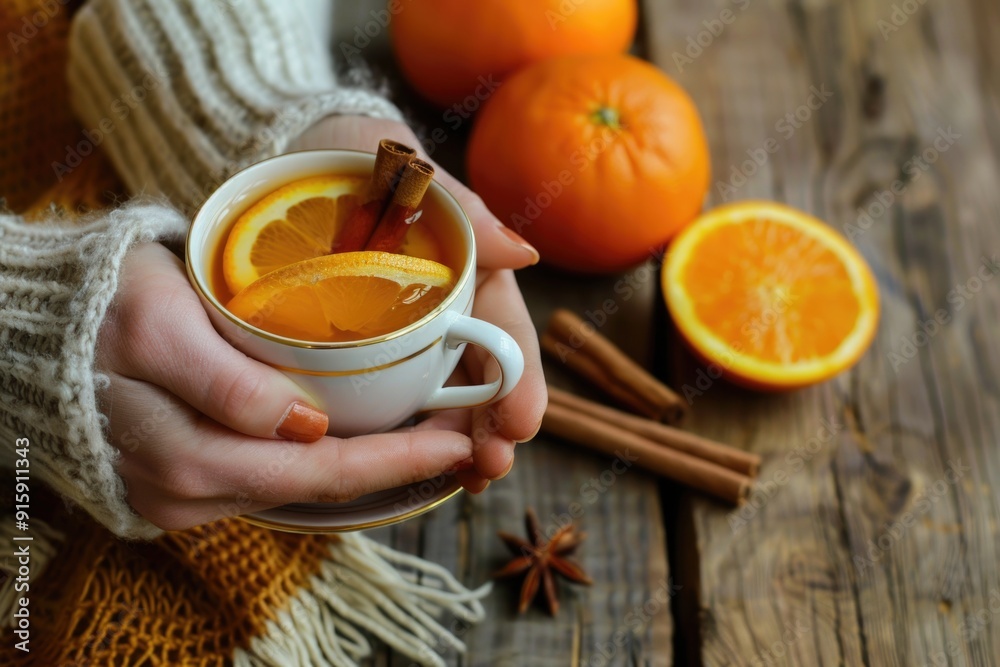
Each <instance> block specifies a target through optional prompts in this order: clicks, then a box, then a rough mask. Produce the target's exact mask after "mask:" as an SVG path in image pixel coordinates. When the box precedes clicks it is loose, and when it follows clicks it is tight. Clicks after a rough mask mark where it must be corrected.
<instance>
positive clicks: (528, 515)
mask: <svg viewBox="0 0 1000 667" xmlns="http://www.w3.org/2000/svg"><path fill="white" fill-rule="evenodd" d="M524 524H525V527H526V529H527V531H528V539H527V540H522V539H521V538H520V537H517V536H516V535H511V534H510V533H505V532H503V531H500V532H498V533H497V536H498V537H499V538H500V539H501V540H503V541H504V544H506V545H507V548H508V549H510V550H511V552H512V553H513V554H514V555H515V556H516V558H514V560H512V561H510V562H509V563H507V564H506V565H505V566H503V567H502V568H501V569H499V570H498V571H497V572H496V573H494V575H493V576H494V577H495V578H499V577H510V576H513V575H516V574H521V573H523V572H527V575H525V577H524V584H522V586H521V601H520V604H519V606H518V609H517V611H518V613H519V614H523V613H524V612H525V611H527V609H528V607H529V606H530V605H531V601H532V600H534V599H535V596H536V595H537V594H538V591H539V589H541V590H542V591H543V594H544V596H545V601H546V603H547V604H548V608H549V613H550V614H552V615H553V616H555V615H556V614H558V613H559V594H558V593H557V592H556V582H555V577H554V576H553V572H557V573H559V574H561V575H562V576H563V577H565V578H566V579H569V580H570V581H572V582H575V583H578V584H586V585H588V586H589V585H590V584H591V583H593V582H592V581H591V580H590V577H588V576H587V573H586V572H584V571H583V569H582V568H581V567H580V566H579V565H577V564H576V563H574V562H572V561H569V560H566V558H564V556H567V555H569V554H571V553H573V551H574V550H576V548H577V547H578V546H580V543H581V542H583V540H584V538H586V536H587V534H586V533H582V532H580V531H578V530H577V529H576V526H574V525H573V524H572V523H570V524H568V525H566V526H563V527H562V528H560V529H559V530H557V531H556V534H555V535H553V536H552V539H551V540H549V541H547V542H546V540H545V536H544V535H543V534H542V530H541V528H539V526H538V517H536V516H535V512H534V510H532V509H530V508H529V509H528V511H527V512H525V516H524Z"/></svg>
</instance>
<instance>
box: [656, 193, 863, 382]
mask: <svg viewBox="0 0 1000 667" xmlns="http://www.w3.org/2000/svg"><path fill="white" fill-rule="evenodd" d="M662 280H663V293H664V296H665V299H666V302H667V308H668V309H669V310H670V313H671V315H672V316H673V319H674V321H675V323H676V324H677V328H678V330H679V331H680V333H681V335H682V336H683V337H684V339H685V340H687V342H688V343H689V344H690V345H691V346H692V347H693V348H694V350H695V351H696V352H697V353H698V354H699V355H700V356H701V357H703V358H704V359H706V360H708V361H709V362H711V363H713V364H714V365H715V366H716V367H717V368H718V369H719V371H721V373H722V374H723V375H725V376H727V377H729V378H730V379H731V380H733V381H735V382H737V383H739V384H744V385H747V386H751V387H755V388H759V389H770V390H779V389H791V388H795V387H801V386H805V385H809V384H813V383H816V382H820V381H822V380H826V379H828V378H831V377H833V376H834V375H836V374H837V373H839V372H841V371H843V370H845V369H847V368H849V367H851V366H852V365H854V363H855V362H857V360H858V359H859V358H860V357H861V355H863V354H864V352H865V350H867V349H868V346H869V345H870V344H871V341H872V338H873V337H874V335H875V329H876V327H877V324H878V317H879V301H878V291H877V290H876V287H875V279H874V277H873V276H872V273H871V269H869V267H868V264H867V263H866V262H865V260H864V258H862V256H861V255H860V254H859V253H858V251H857V250H855V249H854V247H853V246H852V245H851V244H850V243H848V242H847V241H846V240H845V239H844V237H842V236H841V235H840V234H838V233H837V232H835V231H833V230H832V229H831V228H830V227H828V226H827V225H825V224H823V223H822V222H820V221H819V220H817V219H816V218H813V217H812V216H810V215H807V214H805V213H803V212H801V211H797V210H795V209H792V208H789V207H787V206H783V205H781V204H775V203H772V202H741V203H737V204H732V205H728V206H722V207H719V208H717V209H715V210H713V211H711V212H709V213H707V214H705V215H703V216H701V217H700V218H699V219H698V220H696V221H695V222H694V223H692V224H691V225H690V226H689V227H687V228H686V229H685V230H684V231H682V232H681V233H680V234H679V235H678V236H677V237H676V238H675V239H674V241H673V243H672V244H671V245H670V249H669V252H668V253H667V258H666V261H665V262H664V264H663V274H662Z"/></svg>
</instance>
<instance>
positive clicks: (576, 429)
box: [542, 401, 752, 505]
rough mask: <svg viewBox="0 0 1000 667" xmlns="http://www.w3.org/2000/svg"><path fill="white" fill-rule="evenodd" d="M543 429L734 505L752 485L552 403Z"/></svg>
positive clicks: (736, 475) (700, 460)
mask: <svg viewBox="0 0 1000 667" xmlns="http://www.w3.org/2000/svg"><path fill="white" fill-rule="evenodd" d="M542 429H543V430H545V431H547V432H548V433H551V434H552V435H555V436H557V437H560V438H564V439H566V440H569V441H571V442H574V443H577V444H580V445H584V446H586V447H588V448H590V449H594V450H596V451H599V452H603V453H604V454H608V455H610V456H618V457H620V458H621V459H622V460H624V461H625V462H627V463H628V462H632V463H634V464H635V465H637V466H639V467H641V468H644V469H646V470H649V471H651V472H655V473H657V474H659V475H662V476H663V477H666V478H668V479H672V480H674V481H676V482H680V483H681V484H684V485H686V486H690V487H691V488H694V489H698V490H701V491H704V492H705V493H709V494H711V495H713V496H715V497H716V498H721V499H722V500H725V501H726V502H729V503H732V504H734V505H742V504H743V503H744V502H745V501H746V498H747V496H748V495H749V493H750V489H751V485H752V481H751V478H750V477H749V476H747V475H743V474H740V473H738V472H736V471H734V470H731V469H730V468H727V467H724V466H721V465H719V464H717V463H713V462H712V461H709V460H706V459H703V458H698V457H697V456H692V455H691V454H686V453H684V452H682V451H679V450H677V449H672V448H670V447H664V446H663V445H662V444H660V443H658V442H654V441H652V440H650V439H649V438H646V437H643V436H642V435H639V434H638V433H634V432H632V431H629V430H625V429H623V428H620V427H618V426H615V425H614V424H611V423H608V422H606V421H603V420H601V419H599V418H597V417H594V416H592V415H590V414H588V413H586V412H581V411H578V410H575V409H573V408H571V407H568V406H567V405H563V404H561V403H558V402H555V401H552V402H550V403H549V405H548V407H547V408H546V409H545V416H544V418H543V419H542Z"/></svg>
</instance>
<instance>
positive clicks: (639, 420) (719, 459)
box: [549, 386, 760, 477]
mask: <svg viewBox="0 0 1000 667" xmlns="http://www.w3.org/2000/svg"><path fill="white" fill-rule="evenodd" d="M549 403H550V404H554V405H561V406H563V407H566V408H568V409H570V410H573V411H575V412H577V413H580V414H584V415H587V416H590V417H594V418H595V419H600V420H601V421H603V422H605V423H606V424H608V425H610V426H613V427H615V428H619V429H622V430H625V431H631V432H632V433H635V434H636V435H641V436H642V437H644V438H647V439H649V440H652V441H654V442H656V443H659V444H660V445H662V446H664V447H670V448H672V449H676V450H677V451H679V452H683V453H685V454H690V455H691V456H695V457H698V458H700V459H704V460H706V461H710V462H712V463H715V464H717V465H720V466H723V467H725V468H729V469H730V470H733V471H735V472H738V473H740V474H742V475H747V476H748V477H756V476H757V471H758V470H759V469H760V456H759V455H757V454H753V453H751V452H746V451H743V450H742V449H737V448H736V447H731V446H729V445H724V444H722V443H719V442H715V441H713V440H709V439H708V438H702V437H701V436H698V435H695V434H694V433H688V432H687V431H682V430H680V429H677V428H674V427H672V426H667V425H666V424H661V423H659V422H655V421H652V420H651V419H644V418H643V417H637V416H635V415H631V414H629V413H627V412H622V411H621V410H615V409H614V408H611V407H608V406H606V405H601V404H600V403H595V402H594V401H588V400H587V399H585V398H582V397H580V396H576V395H574V394H571V393H569V392H568V391H564V390H562V389H558V388H557V387H553V386H549Z"/></svg>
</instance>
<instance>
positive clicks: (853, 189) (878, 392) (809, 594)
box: [338, 0, 1000, 666]
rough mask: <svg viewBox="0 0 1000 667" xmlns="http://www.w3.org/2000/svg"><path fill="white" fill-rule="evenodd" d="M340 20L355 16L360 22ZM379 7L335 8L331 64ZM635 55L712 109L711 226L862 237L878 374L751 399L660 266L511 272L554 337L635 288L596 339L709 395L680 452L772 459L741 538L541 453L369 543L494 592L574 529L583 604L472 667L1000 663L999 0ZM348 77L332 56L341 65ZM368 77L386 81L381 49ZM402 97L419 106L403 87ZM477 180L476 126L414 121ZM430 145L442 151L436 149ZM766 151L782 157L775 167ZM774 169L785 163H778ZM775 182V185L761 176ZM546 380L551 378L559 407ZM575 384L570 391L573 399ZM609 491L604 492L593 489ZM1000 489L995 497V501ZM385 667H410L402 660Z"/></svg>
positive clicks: (507, 595) (525, 450)
mask: <svg viewBox="0 0 1000 667" xmlns="http://www.w3.org/2000/svg"><path fill="white" fill-rule="evenodd" d="M348 4H350V6H346V5H348ZM383 4H384V3H382V2H379V1H378V0H371V1H368V2H356V3H342V5H345V6H343V7H341V8H339V9H338V12H339V15H338V25H339V28H338V30H339V34H340V35H341V38H340V41H339V42H338V44H340V45H343V44H352V42H353V40H354V38H355V35H356V33H355V32H354V28H355V26H364V25H366V23H368V21H370V19H371V16H370V14H369V12H370V11H371V9H372V8H379V7H380V6H381V5H383ZM644 5H645V6H644V8H643V9H644V11H643V16H642V23H641V26H640V32H639V36H638V42H637V44H636V49H635V50H636V53H637V54H638V55H641V56H643V57H646V58H648V59H649V60H651V61H653V62H654V63H656V64H658V65H659V66H660V67H661V68H662V69H663V70H664V71H666V72H667V73H668V74H670V75H671V76H673V77H675V78H676V79H677V80H679V81H680V82H681V83H682V84H683V85H684V86H685V87H686V88H687V90H688V91H689V92H690V93H691V95H692V96H693V97H694V99H695V101H696V103H697V104H698V107H699V108H700V110H701V113H702V116H703V119H704V122H705V126H706V130H707V132H708V136H709V138H710V142H711V147H712V158H713V165H714V176H713V187H712V191H711V197H710V199H711V201H710V202H709V204H708V205H710V206H711V205H716V204H718V203H720V202H722V201H727V200H734V199H748V198H764V199H774V200H778V201H783V202H787V203H789V204H791V205H793V206H797V207H800V208H802V209H805V210H807V211H811V212H813V213H814V214H816V215H817V216H819V217H820V218H822V219H824V220H826V221H827V222H829V224H830V225H831V226H833V227H835V228H837V229H839V230H841V231H843V232H844V233H845V234H846V235H847V236H849V237H850V238H851V240H852V241H853V243H854V244H855V245H856V246H857V247H858V248H859V249H860V250H861V252H862V253H863V254H864V255H865V257H866V258H867V259H868V261H869V262H870V263H871V265H872V267H873V269H874V271H875V274H876V276H877V277H878V280H879V286H880V293H881V298H882V304H883V315H882V322H881V327H880V330H879V334H878V337H877V339H876V341H875V344H874V345H873V347H872V349H871V351H870V352H869V353H868V354H867V355H866V356H865V357H864V359H863V360H862V361H861V363H860V364H859V365H858V366H857V367H856V368H855V369H854V370H852V371H851V372H849V373H846V374H844V375H843V376H842V377H839V378H837V379H836V380H834V381H831V382H828V383H826V384H823V385H821V386H818V387H814V388H811V389H807V390H803V391H799V392H795V393H791V394H785V395H759V394H754V393H750V392H747V391H743V390H739V389H735V388H733V387H730V386H727V385H725V384H724V383H721V382H715V381H710V380H709V378H707V376H706V370H707V369H705V368H703V367H700V366H699V365H698V364H697V363H696V362H695V361H694V360H692V359H691V358H690V357H689V356H688V355H687V354H686V353H685V352H683V351H682V349H681V348H680V347H679V346H678V345H677V344H676V342H675V341H674V340H673V336H672V332H671V329H670V326H669V323H668V322H667V320H666V317H665V314H664V309H663V307H662V305H661V301H660V297H659V295H658V294H657V291H656V284H655V283H656V280H655V276H656V273H655V271H654V269H655V267H650V266H644V267H639V268H637V269H635V270H634V271H632V272H630V273H629V274H627V275H626V276H614V277H610V278H605V279H587V280H581V279H579V278H569V277H566V276H564V275H560V274H557V273H555V272H550V271H547V270H545V269H532V270H529V271H525V272H523V273H521V274H520V283H521V286H522V288H523V290H524V292H525V296H526V298H527V300H528V302H529V305H530V308H531V312H532V314H533V316H534V318H535V322H536V324H537V325H538V326H539V327H541V326H543V325H544V323H545V322H546V320H547V318H548V315H549V313H550V312H551V311H552V309H553V308H555V307H556V306H564V307H568V308H571V309H574V310H576V311H577V312H580V313H583V312H584V311H587V310H593V309H595V308H600V305H601V303H602V302H603V301H604V300H605V299H607V298H616V292H615V290H614V287H615V284H616V283H617V281H618V280H621V279H623V278H626V279H629V280H631V281H633V283H634V284H635V285H636V286H637V287H638V289H637V290H636V292H635V295H634V296H633V297H632V298H630V299H627V300H626V299H623V298H621V297H620V296H618V297H617V298H618V305H619V306H620V310H619V311H618V312H617V313H616V314H614V315H613V316H611V317H609V319H608V323H607V325H606V326H605V327H603V329H602V331H603V332H604V333H605V334H606V335H608V336H609V337H610V338H612V339H614V340H615V341H616V342H618V343H619V344H620V345H621V346H622V347H624V348H625V349H626V350H627V351H629V352H630V353H631V354H633V355H634V356H635V357H636V358H638V359H641V360H645V361H646V362H648V363H649V364H650V365H651V367H652V368H653V369H654V370H655V371H657V372H658V373H659V374H660V375H661V377H663V378H664V379H666V380H668V381H669V382H670V383H671V384H672V385H674V386H675V387H681V386H683V385H689V386H691V387H694V388H697V389H699V391H702V393H701V394H699V395H695V396H693V401H692V415H691V418H690V420H689V422H688V426H689V427H690V428H691V429H692V430H695V431H697V432H699V433H703V434H705V435H708V436H710V437H714V438H716V439H719V440H722V441H725V442H729V443H731V444H734V445H737V446H740V447H745V448H747V449H750V450H753V451H756V452H759V453H761V454H762V455H763V456H764V460H765V463H764V466H763V469H762V472H761V476H760V480H761V481H760V484H759V485H758V490H757V492H756V493H755V495H754V496H753V497H752V499H751V504H750V505H749V506H748V507H746V508H745V509H744V510H743V511H741V512H739V513H733V512H731V511H730V510H729V508H726V507H724V506H722V505H720V504H718V503H716V502H714V501H712V500H709V499H706V498H703V497H700V496H697V495H693V494H690V493H687V492H685V491H683V490H680V489H676V488H674V487H671V486H669V485H666V484H662V483H658V481H657V480H656V479H654V478H652V477H651V476H649V475H646V474H645V473H642V472H639V471H630V472H627V473H626V474H623V475H620V476H619V475H614V474H612V473H609V472H608V471H609V470H610V465H609V464H610V462H609V461H608V460H606V459H603V458H601V457H598V456H594V455H591V454H588V453H586V452H581V451H579V450H576V449H574V448H573V447H571V446H568V445H566V444H564V443H559V442H555V441H552V440H550V439H548V438H546V437H538V438H537V439H536V440H535V441H534V442H532V443H531V444H528V445H524V446H522V447H521V448H520V449H519V451H518V457H517V465H516V466H515V467H514V470H513V471H512V473H511V474H510V475H509V476H508V477H507V478H506V479H505V480H503V481H501V482H499V483H495V484H494V485H493V486H491V487H490V489H489V490H488V491H487V492H486V493H484V494H482V495H481V496H478V497H471V496H463V497H460V498H459V499H456V500H454V501H452V502H451V503H449V504H447V505H446V506H444V507H442V508H440V509H438V510H437V511H435V512H433V513H432V514H430V515H428V516H426V517H424V518H422V519H420V520H415V521H411V522H409V523H406V524H403V525H400V526H396V527H393V528H389V529H383V530H382V531H378V532H377V535H378V536H379V537H380V539H384V540H386V541H387V542H389V543H391V544H393V545H394V546H396V547H399V548H402V549H405V550H410V551H412V552H414V553H419V554H421V555H423V556H426V557H428V558H431V559H433V560H435V561H438V562H440V563H443V564H444V565H446V566H448V567H450V568H452V569H453V570H454V571H456V572H457V573H458V574H459V575H460V576H461V578H462V579H463V580H465V581H466V582H468V583H470V584H478V583H480V582H482V581H484V580H486V579H487V578H488V576H489V573H490V572H491V571H492V570H493V569H494V568H495V567H497V566H498V565H499V564H500V563H502V562H503V561H504V559H505V557H506V552H505V550H504V548H503V546H502V544H501V543H500V542H499V541H498V540H497V538H496V537H495V533H496V531H497V530H498V529H505V530H518V531H519V530H520V529H521V517H522V513H523V511H524V508H525V507H526V506H532V507H535V508H536V509H537V510H538V513H539V515H540V517H541V520H542V522H543V524H545V525H547V526H551V525H552V524H554V523H558V522H559V521H560V517H561V515H562V514H563V513H565V512H567V510H568V508H569V506H570V505H571V503H574V502H577V503H580V504H581V505H582V506H583V508H584V511H583V515H582V516H581V517H580V519H579V522H580V523H581V525H582V526H583V527H584V528H585V529H586V530H587V531H588V532H589V534H590V538H589V539H588V541H587V542H586V544H585V545H584V547H583V548H582V550H581V552H580V554H579V560H580V561H581V562H582V563H583V564H584V566H585V568H586V569H587V570H588V571H589V572H590V573H591V574H592V575H593V576H594V578H595V580H596V581H595V584H594V586H593V587H591V588H579V587H574V588H572V589H570V588H569V587H567V586H564V587H563V593H564V595H563V600H564V610H563V613H562V614H561V615H560V617H559V618H557V619H555V620H553V619H550V618H548V617H547V616H546V615H545V614H544V612H542V611H541V610H540V609H537V608H536V609H532V610H531V612H530V613H528V614H527V615H525V616H523V617H518V616H517V615H516V612H515V609H514V607H515V597H516V592H515V588H516V586H507V585H501V586H500V587H499V588H498V589H497V590H496V592H495V593H494V594H493V595H492V596H491V597H490V598H489V600H488V601H487V607H488V610H489V620H488V621H487V622H485V623H483V624H481V625H479V626H477V627H475V628H472V629H468V630H466V631H464V636H463V639H464V640H465V641H466V642H467V644H468V646H469V652H468V654H467V655H466V656H464V657H459V656H452V657H451V658H449V660H450V661H452V662H454V664H460V665H512V666H514V665H517V666H521V665H525V666H548V665H553V666H554V665H624V664H628V665H657V666H659V665H671V664H683V665H687V664H691V665H697V664H705V665H769V664H794V665H827V664H847V665H987V664H992V663H993V662H994V661H995V660H997V659H998V658H1000V618H997V617H996V616H997V614H998V613H1000V569H998V553H1000V535H998V518H1000V502H998V495H997V492H996V490H995V489H994V486H995V485H996V483H997V482H1000V454H998V443H1000V380H998V378H1000V280H996V281H995V280H993V278H994V277H995V276H996V275H997V273H998V272H1000V265H998V259H997V257H998V253H1000V224H998V220H1000V122H998V117H997V112H998V111H1000V45H998V44H1000V43H998V42H997V41H995V40H994V39H991V37H993V36H994V35H995V34H996V33H997V32H998V31H1000V5H998V4H997V3H996V2H995V0H956V1H954V2H949V3H941V2H927V1H926V0H875V1H871V2H863V1H861V0H844V1H841V2H835V1H833V0H810V1H808V2H806V1H804V0H789V1H787V2H775V1H773V0H771V1H765V0H719V1H717V2H712V3H704V2H696V1H695V0H647V2H645V3H644ZM341 52H342V49H341ZM362 55H363V56H364V57H365V58H366V59H368V60H370V61H372V62H374V63H376V65H377V66H379V67H381V68H382V69H383V71H385V72H386V73H387V74H388V75H389V76H390V77H392V76H394V74H393V71H394V70H393V64H392V60H391V57H389V55H388V53H387V48H386V42H385V35H384V34H383V33H379V35H378V36H377V37H376V38H374V39H373V42H372V44H370V45H368V46H365V47H364V49H363V53H362ZM396 92H397V99H399V100H407V99H412V95H411V94H410V93H409V92H408V91H407V90H406V88H405V86H403V85H402V84H399V85H397V86H396ZM410 110H411V111H412V112H413V113H414V115H415V117H416V118H418V119H420V120H421V122H423V123H425V126H426V128H425V129H426V130H428V131H429V132H430V131H433V130H434V129H436V128H438V127H441V128H444V129H445V130H446V137H447V141H446V142H444V143H441V144H440V145H438V150H437V151H436V152H435V155H434V157H435V158H436V159H439V160H441V161H442V162H443V163H444V164H445V166H447V167H448V168H449V169H453V170H454V172H455V173H459V174H460V173H461V172H462V168H461V152H462V148H463V147H464V143H465V140H466V137H467V131H468V127H466V126H463V127H461V128H459V130H457V131H453V130H452V129H451V128H450V127H449V126H448V125H446V124H445V123H444V122H443V119H442V116H441V114H440V112H434V111H432V110H428V109H426V108H422V107H420V106H419V105H418V104H417V103H412V105H411V109H410ZM439 136H440V135H439ZM769 139H773V143H768V140H769ZM765 145H769V146H771V148H772V149H773V148H774V146H775V145H776V146H777V149H776V150H772V151H771V152H770V153H768V154H767V155H766V158H765V159H760V156H761V149H762V147H764V146H765ZM755 156H757V158H758V160H757V162H761V163H762V164H757V163H755V162H754V157H755ZM555 370H556V369H553V373H552V379H553V380H554V381H556V382H561V383H569V382H570V381H569V379H568V378H564V377H560V376H558V375H557V374H556V372H555ZM570 386H571V385H570ZM602 473H603V475H602ZM998 488H1000V487H998ZM375 664H391V665H401V664H405V661H403V660H402V659H400V658H399V657H398V656H395V657H394V656H393V655H391V654H390V653H389V652H385V653H382V654H380V655H379V656H378V658H377V659H376V660H375Z"/></svg>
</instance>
